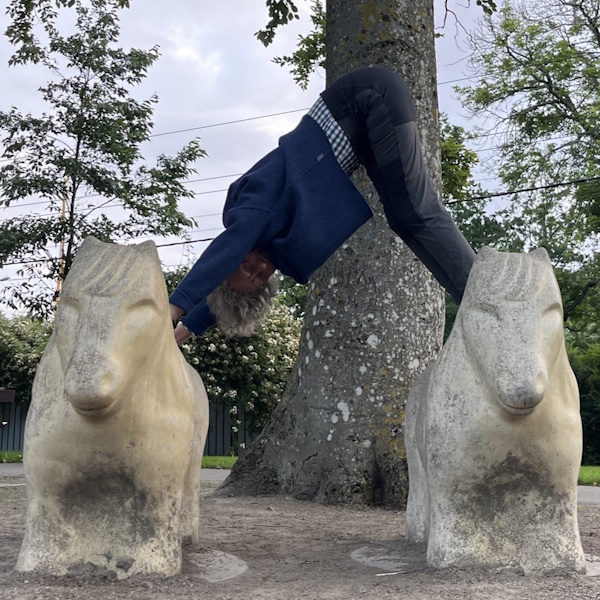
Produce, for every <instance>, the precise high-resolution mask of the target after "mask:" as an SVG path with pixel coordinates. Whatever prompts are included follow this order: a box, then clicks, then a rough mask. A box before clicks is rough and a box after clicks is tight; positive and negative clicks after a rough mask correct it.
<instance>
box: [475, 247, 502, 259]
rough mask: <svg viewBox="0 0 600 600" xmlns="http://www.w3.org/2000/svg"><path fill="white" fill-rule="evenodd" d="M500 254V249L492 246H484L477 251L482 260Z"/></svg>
mask: <svg viewBox="0 0 600 600" xmlns="http://www.w3.org/2000/svg"><path fill="white" fill-rule="evenodd" d="M497 254H498V250H495V249H494V248H491V247H490V246H482V247H481V248H480V249H479V252H478V253H477V257H478V258H479V259H481V260H486V259H488V258H493V257H494V256H495V255H497Z"/></svg>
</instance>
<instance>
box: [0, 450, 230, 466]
mask: <svg viewBox="0 0 600 600" xmlns="http://www.w3.org/2000/svg"><path fill="white" fill-rule="evenodd" d="M236 460H237V456H204V457H202V468H203V469H231V467H233V465H234V464H235V461H236ZM16 462H23V453H22V452H0V463H16Z"/></svg>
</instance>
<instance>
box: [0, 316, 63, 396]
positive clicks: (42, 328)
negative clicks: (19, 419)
mask: <svg viewBox="0 0 600 600" xmlns="http://www.w3.org/2000/svg"><path fill="white" fill-rule="evenodd" d="M51 333H52V328H51V326H49V325H47V324H46V323H44V322H43V321H41V320H37V319H28V318H19V319H7V318H6V317H3V316H2V315H0V388H4V389H11V390H16V393H15V402H18V403H25V404H28V403H29V401H30V399H31V388H32V386H33V378H34V377H35V372H36V370H37V366H38V362H39V360H40V358H41V356H42V353H43V351H44V349H45V348H46V344H47V343H48V340H49V338H50V335H51Z"/></svg>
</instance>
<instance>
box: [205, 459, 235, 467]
mask: <svg viewBox="0 0 600 600" xmlns="http://www.w3.org/2000/svg"><path fill="white" fill-rule="evenodd" d="M237 459H238V457H237V456H203V457H202V468H203V469H231V467H233V465H234V464H235V461H236V460H237Z"/></svg>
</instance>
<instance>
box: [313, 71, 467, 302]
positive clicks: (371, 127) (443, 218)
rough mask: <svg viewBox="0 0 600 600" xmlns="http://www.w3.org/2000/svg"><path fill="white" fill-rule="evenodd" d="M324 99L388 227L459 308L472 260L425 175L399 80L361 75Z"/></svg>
mask: <svg viewBox="0 0 600 600" xmlns="http://www.w3.org/2000/svg"><path fill="white" fill-rule="evenodd" d="M323 99H324V100H325V102H326V104H327V105H328V107H329V109H330V110H331V112H332V114H333V116H334V118H335V119H336V120H337V121H338V123H339V124H340V125H341V126H342V128H343V129H344V131H345V133H346V135H347V136H348V139H349V140H350V142H351V143H352V146H353V148H354V149H355V151H356V153H357V155H358V157H359V159H360V161H361V162H362V163H363V164H364V165H365V167H366V169H367V173H368V174H369V177H370V178H371V180H372V181H373V184H374V185H375V188H376V189H377V192H378V194H379V196H380V198H381V201H382V202H383V205H384V209H385V214H386V217H387V219H388V222H389V224H390V227H391V228H392V229H393V230H394V231H395V232H396V233H397V234H398V235H399V236H400V237H401V238H402V239H403V240H404V242H405V243H406V244H407V245H408V247H409V248H410V249H411V250H412V251H413V252H414V253H415V254H416V255H417V257H418V258H419V259H420V260H421V261H422V262H423V263H424V264H425V266H426V267H427V268H428V269H429V270H430V271H431V273H432V274H433V275H434V277H435V278H436V279H437V280H438V281H439V282H440V283H441V284H442V285H443V286H444V287H445V288H446V289H447V290H448V292H449V293H450V294H451V295H452V297H453V298H454V299H455V301H457V302H460V300H461V299H462V295H463V293H464V289H465V286H466V283H467V278H468V275H469V272H470V270H471V266H472V264H473V261H474V260H475V253H474V252H473V250H472V248H471V246H470V245H469V243H468V242H467V240H466V239H465V238H464V236H463V235H462V233H461V232H460V231H459V229H458V227H457V226H456V224H455V223H454V221H453V220H452V218H451V216H450V214H449V213H448V212H447V211H446V210H445V209H444V208H443V207H442V205H441V204H440V202H439V200H438V197H437V194H436V193H435V190H434V189H433V185H432V184H431V180H430V179H429V177H428V175H427V172H426V170H425V166H424V163H423V156H422V153H421V146H420V142H419V135H418V130H417V125H416V121H415V113H414V108H413V105H412V99H411V97H410V92H409V90H408V88H407V86H406V84H405V83H404V81H403V80H402V78H401V77H400V76H398V75H396V74H394V73H392V72H391V71H387V70H384V69H378V68H373V69H361V70H360V71H357V72H354V73H350V74H349V75H347V76H345V77H342V78H341V79H340V80H338V81H336V82H334V84H333V85H332V86H330V87H329V88H328V89H327V90H326V91H325V92H324V93H323Z"/></svg>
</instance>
